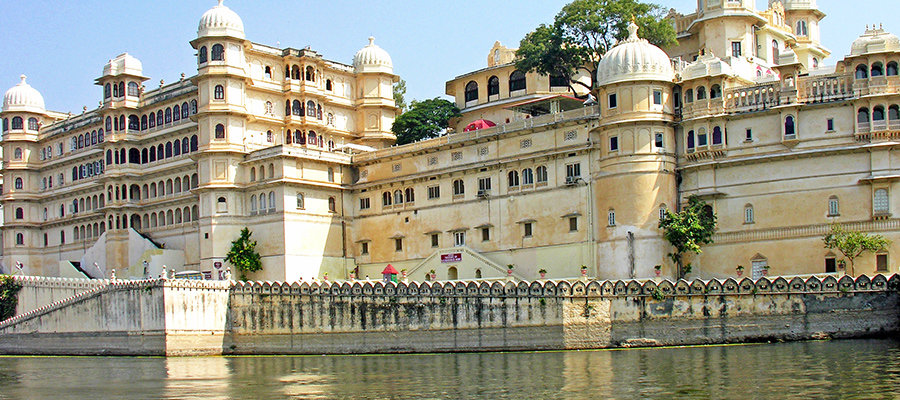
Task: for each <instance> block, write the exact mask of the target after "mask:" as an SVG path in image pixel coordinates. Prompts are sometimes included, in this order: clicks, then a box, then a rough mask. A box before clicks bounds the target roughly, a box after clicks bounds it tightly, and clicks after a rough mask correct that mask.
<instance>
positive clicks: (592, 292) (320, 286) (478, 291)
mask: <svg viewBox="0 0 900 400" xmlns="http://www.w3.org/2000/svg"><path fill="white" fill-rule="evenodd" d="M231 290H232V292H233V293H235V294H261V295H285V296H379V297H380V296H387V297H392V296H393V297H616V296H660V295H662V296H717V295H738V294H754V295H761V294H800V293H833V292H844V293H846V292H857V291H888V290H900V275H896V274H895V275H893V276H891V277H890V278H888V277H885V276H884V275H880V274H879V275H875V276H874V277H871V278H870V277H868V276H866V275H862V276H859V277H857V278H856V279H854V278H852V277H850V276H847V275H845V276H843V277H841V278H840V279H837V278H835V277H834V276H827V277H825V278H823V279H820V278H818V277H815V276H813V277H809V278H806V279H803V278H800V277H794V278H791V279H790V280H787V279H785V278H782V277H772V278H771V279H770V278H766V277H763V278H759V279H757V280H755V281H754V280H752V279H750V278H744V279H741V280H735V279H734V278H727V279H724V280H720V279H712V280H700V279H695V280H693V281H687V280H684V279H681V280H678V281H675V282H672V281H670V280H662V281H655V280H645V281H640V280H628V281H624V280H618V281H609V280H607V281H598V280H575V281H568V280H546V281H533V282H526V281H520V282H513V281H508V282H500V281H493V282H485V281H455V282H421V283H417V282H410V283H408V284H407V283H394V282H386V283H385V282H377V281H376V282H372V281H362V282H360V281H357V282H350V281H346V282H331V283H328V282H322V283H318V282H316V283H312V284H310V283H307V282H302V283H298V282H294V283H285V282H236V283H235V284H234V286H233V287H232V289H231Z"/></svg>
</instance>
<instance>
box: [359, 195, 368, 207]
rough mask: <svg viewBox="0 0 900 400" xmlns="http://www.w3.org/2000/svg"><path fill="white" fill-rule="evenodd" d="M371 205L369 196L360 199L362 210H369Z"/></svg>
mask: <svg viewBox="0 0 900 400" xmlns="http://www.w3.org/2000/svg"><path fill="white" fill-rule="evenodd" d="M369 207H371V203H370V201H369V198H368V197H366V198H362V199H359V209H360V210H368V209H369Z"/></svg>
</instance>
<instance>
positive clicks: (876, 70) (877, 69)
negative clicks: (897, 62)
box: [869, 62, 884, 78]
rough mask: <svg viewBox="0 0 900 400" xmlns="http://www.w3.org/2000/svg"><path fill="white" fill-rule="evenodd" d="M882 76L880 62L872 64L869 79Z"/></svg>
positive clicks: (882, 68)
mask: <svg viewBox="0 0 900 400" xmlns="http://www.w3.org/2000/svg"><path fill="white" fill-rule="evenodd" d="M882 75H884V65H883V64H882V63H880V62H876V63H874V64H872V72H871V73H870V74H869V76H871V77H873V78H874V77H876V76H882Z"/></svg>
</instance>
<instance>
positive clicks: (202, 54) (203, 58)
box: [197, 46, 207, 64]
mask: <svg viewBox="0 0 900 400" xmlns="http://www.w3.org/2000/svg"><path fill="white" fill-rule="evenodd" d="M206 53H207V51H206V46H203V47H201V48H200V54H198V55H197V62H198V63H200V64H203V63H205V62H206V60H207V54H206Z"/></svg>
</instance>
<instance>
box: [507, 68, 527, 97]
mask: <svg viewBox="0 0 900 400" xmlns="http://www.w3.org/2000/svg"><path fill="white" fill-rule="evenodd" d="M525 88H526V85H525V73H524V72H522V71H513V73H512V74H510V75H509V91H510V93H512V92H515V91H517V90H525Z"/></svg>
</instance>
